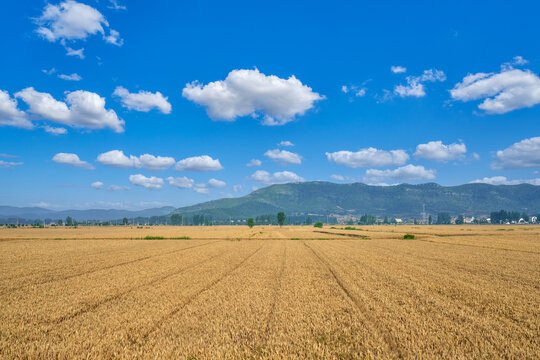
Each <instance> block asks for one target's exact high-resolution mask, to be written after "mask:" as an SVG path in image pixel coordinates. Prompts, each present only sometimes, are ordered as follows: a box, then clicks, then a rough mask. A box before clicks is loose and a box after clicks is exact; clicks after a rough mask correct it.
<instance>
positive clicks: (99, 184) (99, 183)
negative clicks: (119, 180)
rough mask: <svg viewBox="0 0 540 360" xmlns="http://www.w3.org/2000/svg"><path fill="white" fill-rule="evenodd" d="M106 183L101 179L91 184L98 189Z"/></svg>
mask: <svg viewBox="0 0 540 360" xmlns="http://www.w3.org/2000/svg"><path fill="white" fill-rule="evenodd" d="M104 185H105V184H103V183H102V182H101V181H95V182H93V183H92V184H90V186H91V187H92V188H94V189H96V190H99V189H102V188H103V186H104Z"/></svg>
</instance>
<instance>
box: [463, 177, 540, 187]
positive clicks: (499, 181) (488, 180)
mask: <svg viewBox="0 0 540 360" xmlns="http://www.w3.org/2000/svg"><path fill="white" fill-rule="evenodd" d="M470 183H471V184H490V185H519V184H531V185H540V178H536V179H527V180H508V179H507V178H506V176H493V177H485V178H483V179H477V180H473V181H471V182H470Z"/></svg>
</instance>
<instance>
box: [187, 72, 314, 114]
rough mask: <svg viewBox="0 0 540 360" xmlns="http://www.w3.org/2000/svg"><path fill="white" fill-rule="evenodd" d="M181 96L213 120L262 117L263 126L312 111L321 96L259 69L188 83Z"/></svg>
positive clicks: (296, 82)
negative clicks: (195, 104)
mask: <svg viewBox="0 0 540 360" xmlns="http://www.w3.org/2000/svg"><path fill="white" fill-rule="evenodd" d="M182 95H183V96H184V97H185V98H187V99H189V100H191V101H193V102H195V103H197V104H199V105H202V106H204V107H206V112H207V114H208V116H209V117H210V118H211V119H213V120H225V121H234V120H235V119H236V118H237V117H241V116H247V115H252V116H257V115H259V114H262V115H263V119H264V120H263V124H265V125H283V124H286V123H288V122H290V121H292V120H294V118H295V117H296V116H299V115H304V113H305V112H306V111H307V110H309V109H311V108H313V106H314V103H315V101H319V100H322V99H324V97H323V96H321V95H319V94H318V93H316V92H313V91H312V89H311V88H310V87H308V86H306V85H304V84H302V82H300V80H298V79H297V78H296V77H294V75H293V76H291V77H289V78H288V79H281V78H279V77H277V76H275V75H269V76H266V75H265V74H263V73H261V72H259V70H257V69H255V70H233V71H231V72H230V73H229V74H228V75H227V78H226V79H225V80H219V81H214V82H211V83H208V84H207V85H203V84H200V83H198V82H192V83H190V84H187V85H186V87H185V88H184V89H183V91H182Z"/></svg>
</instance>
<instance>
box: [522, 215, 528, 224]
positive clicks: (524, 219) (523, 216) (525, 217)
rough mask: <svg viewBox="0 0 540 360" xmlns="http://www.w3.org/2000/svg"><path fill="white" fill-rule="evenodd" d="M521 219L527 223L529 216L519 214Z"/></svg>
mask: <svg viewBox="0 0 540 360" xmlns="http://www.w3.org/2000/svg"><path fill="white" fill-rule="evenodd" d="M521 218H522V219H523V221H526V222H529V215H527V214H525V213H523V214H521Z"/></svg>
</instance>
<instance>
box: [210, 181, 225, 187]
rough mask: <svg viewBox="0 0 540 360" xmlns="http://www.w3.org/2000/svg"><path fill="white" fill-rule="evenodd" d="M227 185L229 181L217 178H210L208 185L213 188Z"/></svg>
mask: <svg viewBox="0 0 540 360" xmlns="http://www.w3.org/2000/svg"><path fill="white" fill-rule="evenodd" d="M226 186H227V183H226V182H225V181H221V180H217V179H210V180H208V187H211V188H224V187H226Z"/></svg>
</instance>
